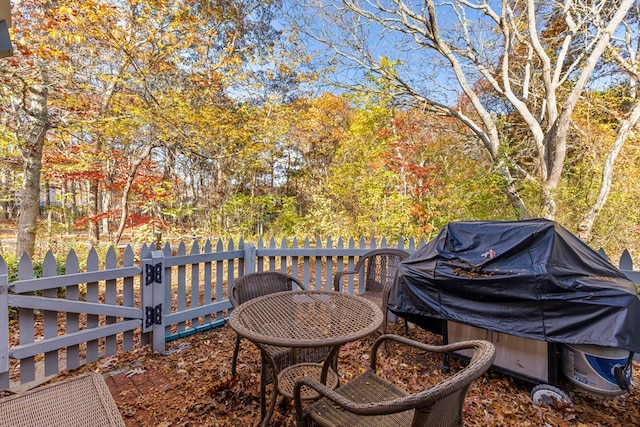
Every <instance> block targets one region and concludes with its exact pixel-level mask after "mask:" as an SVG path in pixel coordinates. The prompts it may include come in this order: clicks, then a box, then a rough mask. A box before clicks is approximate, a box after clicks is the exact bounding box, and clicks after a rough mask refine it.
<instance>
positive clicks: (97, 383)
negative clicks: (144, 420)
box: [0, 372, 125, 427]
mask: <svg viewBox="0 0 640 427" xmlns="http://www.w3.org/2000/svg"><path fill="white" fill-rule="evenodd" d="M0 425H1V426H12V427H13V426H15V427H18V426H19V427H42V426H47V427H87V426H92V427H124V426H125V424H124V421H123V420H122V417H121V415H120V412H119V411H118V407H117V406H116V402H115V401H114V400H113V397H112V396H111V393H110V392H109V388H108V387H107V384H106V383H105V381H104V379H103V378H102V375H100V374H98V373H95V372H91V373H88V374H82V375H79V376H77V377H73V378H69V379H66V380H62V381H59V382H56V383H53V384H48V385H45V386H42V387H37V388H34V389H32V390H29V391H27V392H24V393H21V394H17V395H15V396H10V397H7V398H5V399H2V400H0Z"/></svg>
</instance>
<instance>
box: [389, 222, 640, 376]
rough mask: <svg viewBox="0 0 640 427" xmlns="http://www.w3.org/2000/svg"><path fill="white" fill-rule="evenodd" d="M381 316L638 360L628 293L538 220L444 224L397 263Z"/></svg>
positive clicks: (573, 241) (636, 325)
mask: <svg viewBox="0 0 640 427" xmlns="http://www.w3.org/2000/svg"><path fill="white" fill-rule="evenodd" d="M388 307H389V309H390V310H391V311H392V312H394V313H395V314H396V315H398V316H400V317H403V318H405V319H407V320H409V321H411V322H413V323H416V324H418V325H420V326H423V327H425V328H427V329H430V330H433V328H434V325H445V326H444V328H443V330H442V331H441V332H443V333H444V334H445V335H446V325H447V324H451V322H455V324H460V325H470V326H474V327H478V328H482V329H483V330H488V331H495V332H498V333H504V334H508V335H510V336H515V337H522V338H525V339H532V340H538V341H544V342H546V343H561V344H577V345H583V344H584V345H586V344H588V345H596V346H604V347H612V348H617V349H624V350H627V351H629V352H630V353H634V352H635V353H640V300H639V299H638V293H637V290H636V286H635V284H634V283H633V282H632V281H630V280H629V279H628V278H627V277H626V276H625V275H624V274H623V273H622V272H620V271H619V270H618V269H617V268H615V267H614V266H613V265H611V264H610V263H609V262H608V261H607V260H605V259H604V258H603V257H601V256H600V255H599V254H598V253H597V252H595V251H593V250H592V249H591V248H589V247H588V246H587V245H586V244H584V243H583V242H582V241H581V240H580V239H578V238H577V237H576V236H574V235H573V234H571V233H570V232H569V231H567V230H566V229H565V228H563V227H562V226H560V225H559V224H557V223H555V222H553V221H548V220H543V219H536V220H526V221H469V222H452V223H450V224H448V225H447V226H446V227H444V228H443V229H442V230H441V232H440V233H439V234H438V236H437V237H436V238H435V239H433V240H432V241H430V242H429V243H428V244H427V245H425V246H424V247H422V248H420V249H419V250H418V251H417V252H416V253H414V254H413V255H412V256H411V257H409V258H408V259H406V260H405V261H403V262H402V263H401V264H400V266H399V268H398V274H397V276H396V281H395V284H394V287H393V288H392V290H391V295H390V297H389V305H388ZM558 354H559V352H558ZM550 357H551V358H552V359H553V358H555V354H553V355H551V356H550ZM543 380H544V381H547V380H548V379H547V378H544V379H543Z"/></svg>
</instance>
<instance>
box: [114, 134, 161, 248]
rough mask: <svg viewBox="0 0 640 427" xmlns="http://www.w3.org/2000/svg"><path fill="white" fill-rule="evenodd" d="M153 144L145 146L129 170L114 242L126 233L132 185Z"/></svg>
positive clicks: (116, 242)
mask: <svg viewBox="0 0 640 427" xmlns="http://www.w3.org/2000/svg"><path fill="white" fill-rule="evenodd" d="M153 148H154V147H153V145H149V146H147V147H145V149H144V150H143V152H142V153H141V154H140V156H139V157H138V158H137V159H136V161H135V163H134V164H133V165H131V171H130V172H129V176H128V177H127V182H126V184H125V186H124V188H123V189H122V200H121V202H120V208H121V212H120V225H119V226H118V231H116V235H115V237H114V241H113V243H114V244H118V242H119V241H120V239H121V238H122V233H124V228H125V226H126V225H127V214H128V213H129V212H128V211H129V193H130V192H131V186H132V185H133V180H134V179H135V177H136V173H137V172H138V168H139V167H140V165H141V164H142V162H143V161H144V159H146V158H147V156H149V154H151V150H153Z"/></svg>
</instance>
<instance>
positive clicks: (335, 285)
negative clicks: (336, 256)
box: [333, 270, 358, 291]
mask: <svg viewBox="0 0 640 427" xmlns="http://www.w3.org/2000/svg"><path fill="white" fill-rule="evenodd" d="M347 274H358V271H356V270H345V271H338V272H337V273H336V274H335V276H333V290H334V291H340V279H342V276H345V275H347Z"/></svg>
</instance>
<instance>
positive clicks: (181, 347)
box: [60, 325, 640, 427]
mask: <svg viewBox="0 0 640 427" xmlns="http://www.w3.org/2000/svg"><path fill="white" fill-rule="evenodd" d="M396 328H397V329H396ZM390 329H391V332H394V331H395V332H398V333H400V332H402V329H403V328H401V327H398V326H395V325H391V328H390ZM410 335H411V337H412V338H414V339H417V340H421V341H424V342H429V343H432V344H440V342H441V337H440V336H438V335H433V334H431V333H429V332H425V331H423V330H421V329H419V328H412V329H411V331H410ZM234 339H235V335H234V334H233V331H232V330H231V329H230V328H229V327H228V326H224V327H221V328H218V329H215V330H211V331H209V332H206V333H200V334H196V335H193V336H190V337H187V338H183V339H180V340H177V341H174V342H171V343H169V344H168V345H167V349H168V351H167V352H166V354H165V355H159V354H152V353H151V352H150V350H149V349H148V348H146V347H145V348H142V349H138V350H135V351H130V352H126V353H122V354H119V355H118V356H114V357H110V358H106V359H102V360H100V361H98V362H96V363H92V364H90V365H87V366H84V367H83V368H81V369H79V370H77V371H74V372H71V373H68V374H66V375H63V376H61V377H60V379H62V378H64V377H66V376H70V375H77V374H78V373H80V372H84V371H87V370H94V371H98V372H102V373H104V374H107V373H108V374H110V375H109V376H107V379H108V380H110V381H113V382H114V383H117V384H119V386H118V388H117V389H115V391H114V394H115V396H114V397H115V398H116V401H117V403H118V407H119V408H120V411H121V413H122V414H123V416H124V419H125V422H126V424H127V426H150V425H155V426H162V427H168V426H251V425H257V424H258V421H259V419H260V404H259V381H260V372H259V363H260V357H259V353H258V351H257V350H256V349H255V347H253V345H252V344H251V343H249V342H246V341H245V342H243V346H242V348H241V354H240V358H239V362H240V365H239V370H238V375H237V376H236V377H235V378H232V377H231V376H230V375H229V374H230V370H231V355H232V354H233V345H234ZM374 339H375V337H369V338H367V339H363V340H361V341H358V342H354V343H350V344H348V345H345V346H344V347H343V348H342V351H341V353H340V361H339V370H340V373H341V376H342V378H341V381H342V382H346V381H349V379H350V378H353V377H354V376H356V375H358V374H359V373H360V372H362V371H364V370H365V369H366V368H367V366H368V363H369V357H368V355H369V350H370V346H371V343H372V342H373V340H374ZM457 365H458V362H457V361H453V362H452V364H451V366H452V368H453V369H455V367H456V366H457ZM381 366H382V372H383V375H386V376H388V377H389V378H393V379H394V381H396V382H397V383H398V384H400V385H401V386H402V387H403V388H405V389H406V390H409V391H411V390H420V389H422V388H424V387H425V386H427V385H428V384H429V383H431V382H437V381H439V380H441V379H442V378H443V376H444V375H445V374H444V373H443V371H442V369H441V368H442V358H441V357H435V356H431V355H425V354H422V353H420V352H416V351H406V347H403V348H402V350H400V348H398V347H395V346H389V351H388V354H387V356H386V357H383V358H382V359H381ZM633 368H634V381H633V383H632V390H631V393H629V394H624V395H621V396H617V397H614V398H603V397H597V396H594V395H591V394H588V393H584V392H579V391H577V390H576V389H575V388H574V387H573V386H572V385H571V384H569V383H562V384H561V388H562V390H563V391H565V392H566V393H567V394H568V395H569V397H570V398H571V400H572V402H573V407H561V406H547V405H542V406H537V405H534V404H533V403H532V401H531V398H530V392H531V388H532V384H529V383H526V382H522V381H519V380H515V379H513V378H511V377H509V376H506V375H502V374H499V373H495V372H489V373H487V374H485V375H483V376H482V377H481V378H480V379H479V380H477V381H476V382H475V383H474V384H473V385H472V386H471V389H470V390H469V393H468V394H467V399H466V401H465V405H464V421H465V425H467V426H483V427H484V426H519V427H526V426H637V425H640V402H639V394H638V391H637V390H636V389H635V387H634V386H635V383H636V382H637V381H636V380H635V378H638V376H639V375H640V372H639V369H640V366H638V362H634V367H633ZM147 380H151V382H148V383H145V382H144V381H147ZM131 384H137V386H136V387H132V386H131ZM272 425H273V426H292V425H295V413H294V410H293V408H292V407H291V405H288V404H287V403H282V399H281V398H279V404H278V406H277V407H276V413H275V415H274V417H273V419H272Z"/></svg>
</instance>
